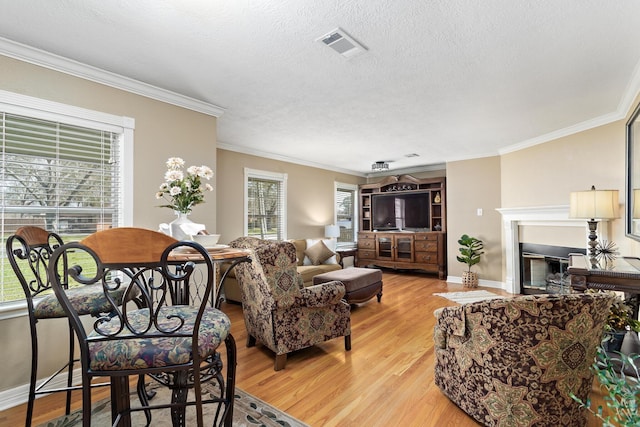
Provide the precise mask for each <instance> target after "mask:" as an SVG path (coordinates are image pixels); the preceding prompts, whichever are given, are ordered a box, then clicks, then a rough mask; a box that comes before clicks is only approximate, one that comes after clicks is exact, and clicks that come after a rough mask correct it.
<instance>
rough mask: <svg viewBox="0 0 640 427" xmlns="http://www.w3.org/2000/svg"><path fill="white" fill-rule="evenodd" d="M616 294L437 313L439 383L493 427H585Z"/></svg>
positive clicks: (522, 300) (535, 298)
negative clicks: (598, 353) (594, 371)
mask: <svg viewBox="0 0 640 427" xmlns="http://www.w3.org/2000/svg"><path fill="white" fill-rule="evenodd" d="M611 302H612V297H611V296H610V295H606V294H573V295H528V296H517V297H514V298H505V299H494V300H486V301H479V302H476V303H470V304H465V305H462V306H457V307H445V308H442V309H439V310H437V311H436V313H435V315H436V326H435V331H434V341H435V353H436V366H435V383H436V385H437V386H438V387H440V389H441V390H442V392H443V393H444V394H445V395H446V396H448V397H449V399H451V400H452V401H453V402H454V403H455V404H456V405H458V406H459V407H460V408H461V409H462V410H463V411H465V412H466V413H467V414H469V415H470V416H471V417H473V418H474V419H475V420H476V421H478V422H479V423H481V424H483V425H487V426H509V427H517V426H583V425H586V422H587V415H586V412H585V410H584V409H581V408H580V405H579V404H578V403H577V402H575V401H574V400H573V399H572V398H571V396H570V393H573V394H575V395H576V396H577V397H579V398H581V399H583V400H586V399H587V397H588V396H589V393H590V392H591V387H592V382H593V374H592V372H591V371H590V369H589V368H590V366H591V365H592V364H593V362H594V358H595V355H596V351H597V348H598V345H600V343H601V340H602V336H603V332H604V326H605V323H606V319H607V313H608V311H609V306H610V305H611Z"/></svg>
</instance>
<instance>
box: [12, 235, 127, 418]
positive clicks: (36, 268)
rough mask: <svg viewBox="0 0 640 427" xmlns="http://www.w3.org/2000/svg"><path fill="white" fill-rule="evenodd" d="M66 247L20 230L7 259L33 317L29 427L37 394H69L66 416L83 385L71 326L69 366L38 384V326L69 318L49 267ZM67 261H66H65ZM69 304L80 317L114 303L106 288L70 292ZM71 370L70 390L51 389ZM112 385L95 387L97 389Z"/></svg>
mask: <svg viewBox="0 0 640 427" xmlns="http://www.w3.org/2000/svg"><path fill="white" fill-rule="evenodd" d="M62 244H63V242H62V239H61V238H60V236H58V235H57V234H56V233H53V232H49V231H47V230H44V229H42V228H40V227H33V226H26V227H21V228H19V229H18V230H17V231H16V233H15V234H14V235H12V236H10V237H9V238H8V239H7V257H8V258H9V263H10V264H11V267H12V269H13V271H14V272H15V274H16V276H17V278H18V281H19V282H20V285H21V286H22V289H23V291H24V295H25V299H26V302H27V311H28V314H29V330H30V333H31V375H30V378H29V397H28V402H27V414H26V420H25V425H26V426H27V427H29V426H31V421H32V418H33V408H34V402H35V398H36V396H37V395H40V394H48V393H54V392H66V393H67V396H66V406H65V413H66V414H69V412H70V409H71V392H72V390H77V389H80V388H81V386H77V385H76V386H74V385H73V367H74V362H77V359H74V335H73V331H72V329H71V324H69V356H68V361H67V363H66V364H65V365H64V366H62V367H61V368H60V369H58V370H57V371H56V372H55V373H54V374H53V375H51V376H49V377H48V378H46V379H45V380H44V381H43V382H41V383H40V384H39V385H38V384H37V381H38V333H37V327H36V325H37V323H38V322H39V321H41V320H45V319H57V318H64V317H66V313H65V311H64V309H63V308H62V306H61V305H60V304H59V303H58V300H57V298H56V296H55V294H54V293H53V292H51V280H50V279H51V278H50V277H49V275H48V272H47V268H48V265H49V260H50V257H51V254H52V253H53V251H54V249H55V248H57V247H59V246H61V245H62ZM63 261H64V260H63ZM58 282H59V283H60V286H63V287H65V288H66V287H67V276H66V275H65V274H64V270H63V271H62V274H61V276H60V277H58ZM68 296H69V301H71V303H72V304H73V305H74V306H75V307H76V310H77V313H78V315H80V316H82V315H87V314H88V315H92V316H98V315H100V313H104V312H105V311H109V310H110V307H111V302H110V301H109V300H107V298H105V296H104V294H103V292H102V288H101V287H98V286H88V287H84V288H81V289H69V290H68ZM111 297H112V299H113V302H115V303H116V304H118V303H119V302H120V301H121V300H122V291H116V292H114V293H113V295H111ZM65 371H67V386H66V387H57V388H56V387H49V385H50V383H51V381H52V380H53V379H54V378H56V377H57V376H58V375H60V374H63V373H64V372H65ZM101 385H108V383H105V384H94V386H101Z"/></svg>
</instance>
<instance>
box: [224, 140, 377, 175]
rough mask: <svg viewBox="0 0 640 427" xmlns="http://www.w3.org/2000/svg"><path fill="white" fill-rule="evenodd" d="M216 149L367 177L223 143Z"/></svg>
mask: <svg viewBox="0 0 640 427" xmlns="http://www.w3.org/2000/svg"><path fill="white" fill-rule="evenodd" d="M217 148H219V149H222V150H227V151H234V152H236V153H242V154H248V155H250V156H256V157H264V158H266V159H271V160H279V161H281V162H287V163H293V164H296V165H301V166H309V167H312V168H318V169H323V170H330V171H334V172H339V173H345V174H347V175H355V176H360V177H363V178H364V177H366V176H367V175H366V174H363V173H362V172H358V171H355V170H351V169H342V168H337V167H334V166H330V165H324V164H321V163H316V162H309V161H307V160H301V159H296V158H293V157H288V156H283V155H281V154H275V153H270V152H268V151H261V150H256V149H255V148H249V147H243V146H238V145H231V144H225V143H224V142H220V141H218V147H217Z"/></svg>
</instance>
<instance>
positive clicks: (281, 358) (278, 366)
mask: <svg viewBox="0 0 640 427" xmlns="http://www.w3.org/2000/svg"><path fill="white" fill-rule="evenodd" d="M286 364H287V353H285V354H276V362H275V364H274V366H273V370H274V371H280V370H282V369H284V365H286Z"/></svg>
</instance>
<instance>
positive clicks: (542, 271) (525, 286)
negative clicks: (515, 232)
mask: <svg viewBox="0 0 640 427" xmlns="http://www.w3.org/2000/svg"><path fill="white" fill-rule="evenodd" d="M574 253H581V254H585V253H586V250H585V249H582V248H570V247H563V246H548V245H536V244H530V243H521V244H520V292H521V293H523V294H539V293H565V292H568V291H569V277H568V274H567V268H568V267H569V254H574Z"/></svg>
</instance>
